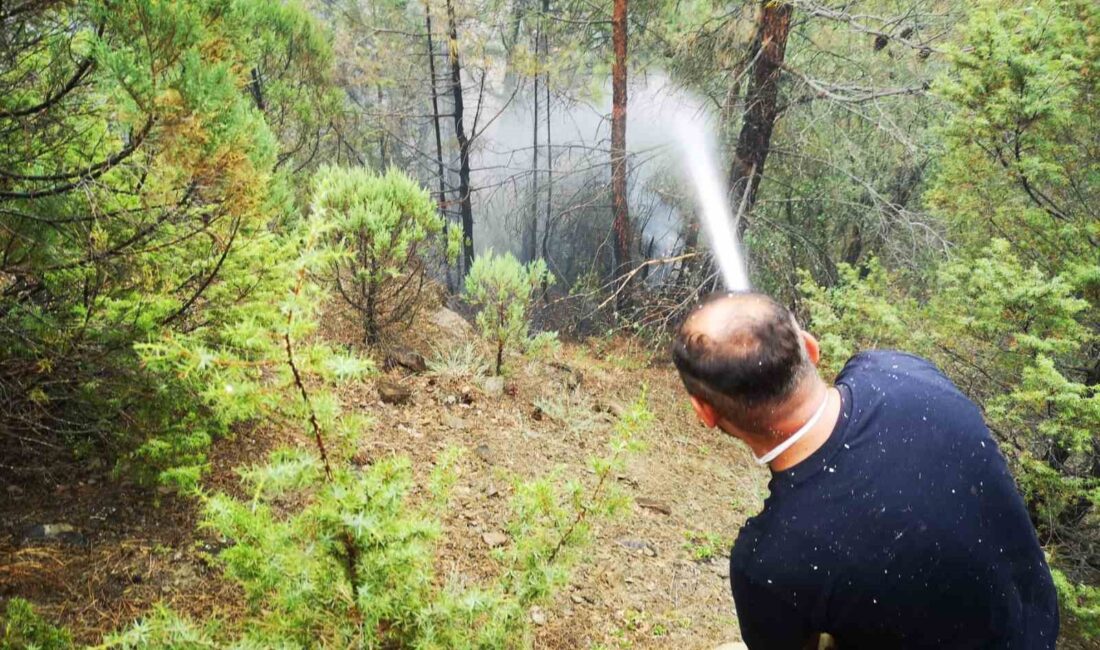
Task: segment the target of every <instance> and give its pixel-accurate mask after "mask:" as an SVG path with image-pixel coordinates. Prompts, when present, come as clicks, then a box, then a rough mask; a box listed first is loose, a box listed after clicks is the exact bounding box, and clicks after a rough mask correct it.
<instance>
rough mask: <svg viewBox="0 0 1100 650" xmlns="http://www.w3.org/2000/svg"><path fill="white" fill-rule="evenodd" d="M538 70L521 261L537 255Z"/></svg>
mask: <svg viewBox="0 0 1100 650" xmlns="http://www.w3.org/2000/svg"><path fill="white" fill-rule="evenodd" d="M541 30H542V17H541V16H540V17H539V22H538V25H537V26H536V27H535V52H536V54H537V53H538V51H539V43H540V41H541V38H542V34H541ZM539 76H540V75H539V70H538V68H536V69H535V79H534V83H535V92H534V93H533V94H532V97H533V98H534V101H533V102H532V108H533V113H532V117H531V125H532V126H531V213H530V215H529V216H528V218H527V221H526V222H525V223H524V225H523V255H522V258H523V261H524V262H525V263H526V262H532V261H534V259H535V257H536V256H537V255H538V229H539Z"/></svg>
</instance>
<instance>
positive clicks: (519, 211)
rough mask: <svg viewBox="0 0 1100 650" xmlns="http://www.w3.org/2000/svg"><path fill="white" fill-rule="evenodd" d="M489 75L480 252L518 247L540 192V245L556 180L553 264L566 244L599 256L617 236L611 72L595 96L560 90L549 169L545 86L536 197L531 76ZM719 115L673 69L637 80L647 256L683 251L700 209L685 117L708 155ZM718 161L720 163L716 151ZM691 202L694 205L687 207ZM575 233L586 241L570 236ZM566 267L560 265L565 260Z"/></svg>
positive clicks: (634, 111) (632, 170)
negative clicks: (613, 228) (688, 162)
mask: <svg viewBox="0 0 1100 650" xmlns="http://www.w3.org/2000/svg"><path fill="white" fill-rule="evenodd" d="M490 80H491V82H492V83H489V82H487V84H486V86H487V88H486V93H485V97H484V99H483V105H482V107H481V115H480V118H479V120H480V122H479V124H478V129H479V134H478V137H477V140H476V141H475V143H474V146H473V150H472V152H471V160H470V166H471V186H472V188H473V193H472V199H471V201H472V208H473V214H474V244H475V247H476V249H477V251H478V252H479V253H481V252H484V251H486V250H488V249H490V248H491V249H493V250H495V251H497V252H503V251H511V252H513V253H515V254H517V255H518V254H519V253H520V252H521V250H520V249H521V241H522V239H521V235H522V232H523V225H524V223H526V222H529V220H530V219H531V213H532V201H533V200H534V201H536V203H537V209H538V212H539V216H538V223H539V226H538V241H539V247H540V248H539V251H540V254H541V251H542V248H541V247H542V239H543V237H544V234H545V229H546V218H547V217H546V214H547V211H546V200H547V189H548V187H549V189H550V192H551V207H550V222H551V228H552V229H553V231H552V234H553V237H554V239H552V243H551V246H550V247H549V249H548V251H547V252H548V257H549V258H550V259H549V260H548V261H549V262H550V264H551V267H552V268H553V267H554V266H555V257H556V255H555V253H559V254H560V253H561V250H560V248H561V247H562V245H567V246H574V247H578V251H581V250H588V251H590V252H589V254H588V262H591V261H592V257H591V252H595V251H597V250H598V249H599V248H600V247H606V246H608V245H610V234H609V230H610V229H609V225H610V215H611V195H610V189H609V181H610V162H609V158H610V152H609V148H610V134H611V123H610V114H611V89H610V79H607V80H606V81H605V83H604V84H603V91H602V92H600V93H599V94H598V95H597V96H595V97H590V98H585V99H580V100H573V101H570V102H568V103H567V102H566V101H565V100H563V99H562V98H561V97H559V96H557V95H554V94H553V93H552V97H551V111H550V115H551V116H550V131H551V137H552V147H551V150H552V156H553V159H552V171H550V172H548V169H547V168H548V165H547V156H546V107H545V99H546V98H545V90H544V89H542V88H540V97H539V125H538V131H539V133H538V142H539V160H538V176H539V177H538V194H537V196H535V195H534V194H533V190H534V183H533V180H534V179H533V174H532V164H533V161H532V115H533V108H532V90H531V83H530V80H529V79H527V80H525V81H523V82H522V83H525V86H524V87H523V88H521V89H520V90H519V91H518V92H515V93H513V89H514V86H513V85H512V83H513V82H511V81H510V80H509V79H508V78H507V77H505V76H504V75H503V74H499V75H493V74H492V73H490ZM469 85H470V84H469V82H467V91H466V98H465V99H466V105H467V116H466V126H467V130H469V129H470V127H471V126H472V124H473V114H474V111H475V109H476V103H477V97H476V95H475V96H471V90H470V88H469ZM490 86H491V87H493V88H492V90H490V88H489V87H490ZM715 123H716V120H715V119H714V118H713V116H712V114H711V112H710V111H708V110H707V108H706V106H705V104H704V102H703V101H702V100H700V99H698V98H697V97H695V96H693V95H692V94H691V93H690V92H688V91H686V90H684V89H682V88H679V87H677V86H676V85H675V84H674V83H673V82H671V81H670V80H669V79H668V77H667V76H664V75H661V74H652V73H650V74H647V75H644V76H640V77H635V78H633V79H631V81H630V84H629V88H628V105H627V129H626V131H627V133H626V139H627V149H628V153H629V156H630V161H629V183H628V185H629V197H628V203H629V207H630V217H631V221H632V222H633V223H634V224H635V229H636V232H637V234H638V236H639V244H640V246H641V249H642V251H641V253H642V254H643V255H645V256H646V257H650V258H655V257H662V256H666V255H669V254H671V253H674V252H678V251H679V247H680V246H681V245H682V241H681V239H682V230H683V224H684V223H685V219H692V218H694V217H693V214H692V213H693V212H694V211H695V205H696V201H697V195H696V192H695V191H694V190H693V189H692V187H691V185H690V183H691V179H690V177H689V176H688V175H687V174H686V173H685V164H684V162H685V161H684V157H683V156H682V151H683V144H682V142H681V141H682V140H683V138H684V129H685V127H684V125H689V126H690V129H689V131H690V133H691V134H694V135H692V136H691V138H692V139H691V144H690V145H689V146H690V147H691V148H698V152H697V153H698V155H700V156H704V157H705V156H707V155H708V154H706V151H710V152H712V153H711V154H710V155H713V152H714V151H715V150H716V149H717V147H716V146H715V144H714V143H715V138H714V135H713V134H714V125H715ZM448 153H450V154H452V159H451V160H450V162H449V164H448V168H449V170H451V172H450V173H451V177H450V178H449V179H448V185H449V186H450V187H451V188H453V187H456V186H457V177H456V176H455V173H454V170H457V168H458V160H457V153H456V152H453V151H449V152H448ZM688 158H689V159H690V158H691V156H688ZM714 162H715V163H718V161H717V159H715V160H714ZM713 171H714V175H715V178H714V181H715V183H716V184H717V185H715V186H714V187H713V188H712V189H711V191H710V193H709V194H708V195H707V196H708V197H709V198H708V200H709V201H710V202H711V203H713V202H714V198H715V197H716V196H717V194H715V192H717V193H718V194H720V195H721V197H722V199H723V200H722V201H721V202H722V203H723V204H724V203H725V192H724V190H722V189H716V188H717V187H719V186H720V185H721V182H720V178H721V174H720V172H718V171H717V170H713ZM548 179H549V181H548ZM712 185H713V184H712ZM685 211H687V212H688V214H684V212H685ZM727 215H728V208H727ZM563 228H565V229H566V231H565V232H563V231H562V229H563ZM570 236H573V237H577V238H582V239H587V241H568V240H569V238H570ZM593 240H598V241H593ZM558 271H559V274H560V271H561V269H558Z"/></svg>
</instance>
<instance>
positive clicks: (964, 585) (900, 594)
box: [673, 294, 1058, 650]
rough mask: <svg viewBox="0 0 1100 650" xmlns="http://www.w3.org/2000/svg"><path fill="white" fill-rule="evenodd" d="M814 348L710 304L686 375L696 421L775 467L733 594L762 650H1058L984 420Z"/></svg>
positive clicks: (742, 304) (962, 400)
mask: <svg viewBox="0 0 1100 650" xmlns="http://www.w3.org/2000/svg"><path fill="white" fill-rule="evenodd" d="M819 357H820V348H819V347H818V343H817V340H816V339H815V338H814V337H813V336H812V335H810V334H809V333H807V332H805V331H803V330H802V329H800V328H799V326H798V324H797V323H796V322H795V319H794V317H793V316H792V315H791V313H790V312H789V311H787V310H786V309H785V308H783V307H782V306H780V305H779V304H777V303H776V302H775V301H773V300H771V299H770V298H768V297H766V296H763V295H758V294H727V295H719V296H714V297H711V298H709V299H708V300H707V301H705V302H704V304H702V305H701V306H700V307H698V308H697V309H696V310H695V311H693V312H692V313H691V314H690V315H689V316H688V317H687V319H686V320H685V321H684V323H683V325H682V326H681V328H680V331H679V332H678V334H677V337H676V339H675V341H674V343H673V358H674V360H675V363H676V367H677V368H678V369H679V371H680V376H681V378H682V379H683V381H684V385H685V387H686V388H687V390H688V393H689V394H690V395H691V402H692V405H693V406H694V407H695V412H696V414H697V415H698V416H699V419H700V420H702V421H703V423H704V424H705V425H706V426H708V427H719V428H720V429H722V430H723V431H725V432H726V433H728V434H730V435H732V436H734V437H736V438H738V439H740V440H741V441H743V442H744V443H745V444H746V445H748V447H749V449H751V450H752V453H753V454H754V455H755V456H756V458H757V461H758V462H760V463H761V464H764V463H766V464H768V465H770V468H771V472H772V477H771V482H770V483H769V489H770V492H771V494H770V496H769V497H768V498H767V500H766V501H765V502H764V509H763V511H762V512H761V513H760V514H759V515H757V516H755V517H753V518H751V519H749V520H748V521H747V522H746V523H745V525H744V527H743V528H742V529H741V532H740V534H739V535H738V537H737V542H736V543H735V544H734V547H733V550H732V553H731V555H730V583H731V586H732V589H733V597H734V603H735V605H736V607H737V615H738V618H739V620H740V625H741V633H742V636H743V638H744V640H745V642H746V643H747V645H748V646H749V648H751V649H752V650H769V649H773V648H774V649H786V648H792V649H793V648H802V647H806V645H807V643H811V644H814V645H813V646H812V647H816V642H817V641H816V640H817V638H818V635H819V634H821V633H826V634H828V635H831V636H832V637H833V639H835V642H836V644H837V646H838V647H839V648H840V649H841V650H849V649H851V648H873V649H876V650H878V649H883V648H1021V649H1025V648H1026V649H1027V650H1036V649H1043V648H1054V644H1055V638H1056V637H1057V636H1058V608H1057V601H1056V597H1055V592H1054V586H1053V583H1052V580H1051V577H1050V571H1049V569H1048V568H1047V565H1046V562H1045V560H1044V558H1043V553H1042V550H1041V549H1040V547H1039V543H1038V540H1037V539H1036V536H1035V531H1034V529H1033V528H1032V526H1031V522H1030V520H1029V519H1028V515H1027V511H1026V509H1025V507H1024V504H1023V501H1022V499H1021V498H1020V496H1019V494H1018V493H1017V491H1016V488H1015V485H1014V483H1013V481H1012V477H1011V475H1010V474H1009V472H1008V469H1007V467H1006V465H1005V462H1004V459H1003V458H1002V457H1001V455H1000V452H999V451H998V449H997V445H996V443H995V442H994V440H993V438H992V437H991V436H990V434H989V431H988V429H987V428H986V426H985V424H984V423H983V421H982V417H981V413H980V412H979V411H978V408H977V407H976V406H975V405H974V404H973V403H972V402H970V401H969V400H968V399H966V397H964V396H963V395H962V393H960V392H959V390H958V389H957V388H956V387H955V386H954V385H953V384H952V383H951V382H950V381H949V380H948V379H947V378H946V377H945V376H944V375H943V374H941V373H940V372H939V370H937V369H936V367H935V366H933V365H932V364H931V363H929V362H928V361H925V360H924V359H920V358H918V357H915V356H912V355H908V354H905V353H901V352H886V351H879V352H866V353H863V354H859V355H857V356H855V357H853V358H852V359H851V360H849V361H848V363H847V365H846V366H845V367H844V370H842V371H841V373H840V375H839V376H838V377H837V379H836V384H835V386H832V387H830V386H828V385H827V384H826V383H825V382H824V381H822V379H821V377H820V376H819V375H818V372H817V368H816V366H817V362H818V359H819Z"/></svg>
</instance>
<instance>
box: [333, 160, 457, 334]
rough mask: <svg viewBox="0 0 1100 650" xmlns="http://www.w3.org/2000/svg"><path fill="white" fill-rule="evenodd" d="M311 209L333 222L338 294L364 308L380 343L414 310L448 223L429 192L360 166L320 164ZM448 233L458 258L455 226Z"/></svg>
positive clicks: (368, 329) (366, 327) (366, 330)
mask: <svg viewBox="0 0 1100 650" xmlns="http://www.w3.org/2000/svg"><path fill="white" fill-rule="evenodd" d="M313 211H314V213H315V214H316V215H317V216H318V217H319V218H321V219H324V220H327V221H330V222H331V223H332V224H333V229H332V231H331V236H332V238H333V240H334V243H335V246H336V247H337V249H338V251H339V255H338V256H337V257H336V259H335V260H334V264H333V270H334V272H333V279H334V284H335V286H336V289H337V292H338V293H339V295H340V296H341V297H342V298H343V299H344V301H345V302H346V303H347V304H348V305H350V306H351V307H352V308H353V309H355V311H356V312H358V313H359V316H360V320H361V323H362V327H363V341H364V343H366V344H374V343H377V342H378V338H379V334H380V330H381V328H382V327H383V326H385V325H390V324H393V323H401V322H407V321H408V320H409V319H411V318H412V317H413V316H414V315H415V309H416V307H417V306H418V305H419V301H420V294H421V290H422V289H423V288H424V284H425V282H426V281H427V280H428V276H427V274H426V270H427V268H426V262H425V255H426V254H427V253H428V252H429V246H430V244H432V243H433V242H434V240H435V239H436V238H437V236H438V235H439V234H440V233H442V232H443V228H444V220H443V218H442V217H441V216H440V215H439V213H438V212H437V211H436V209H435V205H434V203H433V202H432V200H431V197H430V196H429V195H428V192H427V191H426V190H424V189H423V188H421V187H420V186H419V185H417V184H416V182H414V181H413V180H412V179H410V178H409V177H408V176H406V175H405V174H403V173H401V172H399V171H397V170H393V169H391V170H390V171H389V172H387V173H386V174H385V175H384V176H379V175H377V174H374V173H372V172H371V171H369V170H367V169H365V168H362V167H350V168H344V167H325V168H322V169H321V170H320V171H318V172H317V176H316V181H315V184H314V190H313ZM450 234H451V235H454V236H453V237H451V239H450V240H449V241H448V242H445V247H446V252H447V253H449V256H450V257H452V258H453V257H454V256H455V255H457V253H458V246H459V240H458V239H457V238H456V237H457V235H458V231H457V229H454V230H451V231H450Z"/></svg>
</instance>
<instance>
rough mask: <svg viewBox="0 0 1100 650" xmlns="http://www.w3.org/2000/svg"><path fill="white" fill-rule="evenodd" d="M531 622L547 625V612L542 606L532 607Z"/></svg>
mask: <svg viewBox="0 0 1100 650" xmlns="http://www.w3.org/2000/svg"><path fill="white" fill-rule="evenodd" d="M531 622H532V623H534V624H535V625H546V612H544V611H542V608H541V607H532V608H531Z"/></svg>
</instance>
